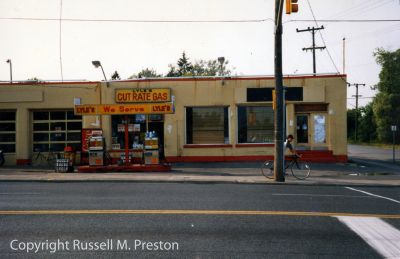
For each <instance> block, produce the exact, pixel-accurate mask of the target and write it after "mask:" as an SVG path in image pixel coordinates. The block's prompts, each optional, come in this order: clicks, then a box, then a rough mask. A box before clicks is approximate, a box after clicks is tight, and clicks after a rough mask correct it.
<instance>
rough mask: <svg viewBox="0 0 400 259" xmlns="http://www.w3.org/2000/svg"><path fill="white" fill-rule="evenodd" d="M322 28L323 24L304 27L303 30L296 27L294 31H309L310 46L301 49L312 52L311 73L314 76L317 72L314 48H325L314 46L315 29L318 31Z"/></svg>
mask: <svg viewBox="0 0 400 259" xmlns="http://www.w3.org/2000/svg"><path fill="white" fill-rule="evenodd" d="M323 29H324V26H321V27H317V28H315V27H312V28H310V27H308V28H307V29H304V30H299V29H296V32H306V31H311V34H312V46H311V47H309V48H303V51H308V50H311V51H312V54H313V73H314V76H315V75H316V73H317V67H316V58H315V50H316V49H320V50H323V49H325V48H326V47H325V46H323V47H317V46H315V31H319V30H323Z"/></svg>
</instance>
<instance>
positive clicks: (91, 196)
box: [0, 182, 400, 258]
mask: <svg viewBox="0 0 400 259" xmlns="http://www.w3.org/2000/svg"><path fill="white" fill-rule="evenodd" d="M399 200H400V188H394V187H391V188H390V187H386V188H384V187H352V188H346V187H343V186H337V187H334V186H297V185H243V184H241V185H238V184H173V183H162V184H161V183H154V184H150V183H149V184H144V183H26V182H25V183H0V229H1V231H0V258H47V257H49V256H50V255H51V256H52V257H56V258H131V257H136V258H382V257H383V256H384V255H382V254H381V253H382V252H379V246H382V247H384V245H385V244H378V245H377V246H378V248H377V247H376V245H374V244H368V243H367V242H366V241H365V240H363V238H362V234H360V233H359V232H357V231H359V230H360V229H361V230H362V229H368V230H371V231H372V232H374V231H373V230H374V229H379V232H380V235H381V236H380V239H381V240H382V239H385V236H390V235H392V237H391V239H390V240H389V242H392V243H393V244H392V248H393V247H394V252H396V251H397V250H396V249H399V251H400V247H399V244H398V243H397V244H396V242H397V241H398V240H400V239H396V238H398V236H396V235H398V234H399V233H400V231H399V229H400V201H399ZM371 219H372V220H375V221H372V222H370V221H369V220H371ZM363 220H364V221H363ZM357 226H361V227H358V230H357ZM352 227H354V228H356V230H354V229H352ZM393 233H394V234H393ZM393 235H394V236H395V239H393ZM382 236H383V238H382ZM396 240H397V241H396ZM66 242H68V244H67V243H66ZM88 242H92V243H88ZM102 242H103V243H104V244H101V243H102ZM145 242H146V243H145ZM90 244H91V245H92V250H90V247H91V245H90ZM96 244H97V246H96ZM111 244H112V245H111ZM35 245H36V246H35ZM396 245H397V247H396ZM96 247H97V248H98V249H96ZM156 247H157V248H158V250H156V251H155V248H156ZM161 248H162V249H163V250H161ZM28 249H32V251H29V253H28ZM385 249H386V248H385ZM35 250H37V252H36V253H35ZM386 250H388V249H386ZM389 250H390V249H389ZM53 251H54V252H53ZM398 255H399V256H400V254H398Z"/></svg>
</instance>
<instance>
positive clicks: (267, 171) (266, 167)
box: [261, 161, 274, 179]
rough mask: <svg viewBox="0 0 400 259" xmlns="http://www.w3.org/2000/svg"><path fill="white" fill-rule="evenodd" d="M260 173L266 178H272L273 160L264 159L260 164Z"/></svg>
mask: <svg viewBox="0 0 400 259" xmlns="http://www.w3.org/2000/svg"><path fill="white" fill-rule="evenodd" d="M261 173H262V174H263V175H264V176H265V177H267V178H268V179H274V161H265V162H264V163H263V164H262V165H261Z"/></svg>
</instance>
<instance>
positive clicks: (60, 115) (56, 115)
mask: <svg viewBox="0 0 400 259" xmlns="http://www.w3.org/2000/svg"><path fill="white" fill-rule="evenodd" d="M50 119H51V120H65V112H50Z"/></svg>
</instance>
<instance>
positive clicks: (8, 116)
mask: <svg viewBox="0 0 400 259" xmlns="http://www.w3.org/2000/svg"><path fill="white" fill-rule="evenodd" d="M0 121H15V112H0Z"/></svg>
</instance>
